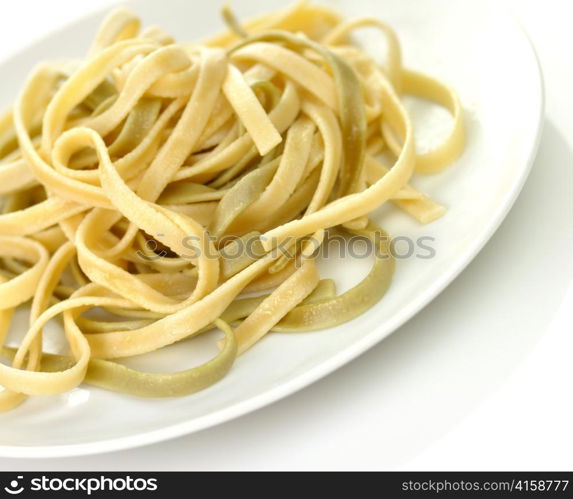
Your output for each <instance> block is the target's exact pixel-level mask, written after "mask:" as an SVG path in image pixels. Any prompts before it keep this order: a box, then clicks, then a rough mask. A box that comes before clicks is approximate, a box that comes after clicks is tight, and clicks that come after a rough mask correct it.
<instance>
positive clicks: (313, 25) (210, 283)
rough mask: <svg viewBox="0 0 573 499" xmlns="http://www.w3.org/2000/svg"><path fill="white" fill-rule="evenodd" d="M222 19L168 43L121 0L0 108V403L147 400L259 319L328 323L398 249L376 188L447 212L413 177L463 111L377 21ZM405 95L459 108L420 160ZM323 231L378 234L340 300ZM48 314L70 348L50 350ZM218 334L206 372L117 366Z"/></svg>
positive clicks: (240, 344) (191, 380)
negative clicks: (324, 257)
mask: <svg viewBox="0 0 573 499" xmlns="http://www.w3.org/2000/svg"><path fill="white" fill-rule="evenodd" d="M223 17H224V19H225V21H226V22H227V25H228V29H227V31H225V32H223V33H221V34H219V35H217V36H215V37H213V38H210V39H208V40H204V41H201V42H198V43H192V44H179V43H175V42H174V40H173V39H172V38H171V37H170V36H169V35H168V34H167V33H165V32H164V31H163V30H161V29H160V28H156V27H152V28H148V29H145V30H143V31H142V30H141V26H140V21H139V19H138V18H137V17H135V16H134V15H133V14H132V13H131V12H129V11H127V10H125V9H119V10H115V11H113V12H112V13H111V14H110V15H109V16H108V17H107V19H106V20H105V21H104V23H103V25H102V26H101V28H100V30H99V32H98V33H97V35H96V37H95V41H94V42H93V45H92V47H91V48H90V50H89V52H88V55H87V56H86V58H85V59H84V60H82V61H65V62H62V61H59V62H46V63H43V64H41V65H39V66H38V67H37V68H36V69H35V70H34V71H33V72H32V74H31V75H30V77H29V78H28V80H27V82H26V83H25V85H24V87H23V89H22V90H21V92H20V94H19V96H18V97H17V99H16V101H15V103H14V105H13V107H12V108H11V109H9V110H8V111H7V112H5V113H4V114H3V115H2V117H1V118H0V194H1V195H2V196H3V197H4V204H3V208H2V210H3V211H2V214H1V215H0V262H1V263H0V341H1V344H2V345H3V346H2V352H1V353H2V355H3V357H5V358H6V359H7V361H8V363H5V364H0V385H1V386H2V387H3V391H1V392H0V409H1V410H8V409H11V408H14V407H16V406H18V405H19V404H21V403H22V402H23V401H24V400H25V399H26V398H27V397H28V396H32V395H54V394H59V393H64V392H66V391H68V390H71V389H73V388H74V387H77V386H78V385H80V384H81V383H84V382H85V383H89V384H91V385H95V386H98V387H101V388H104V389H107V390H112V391H115V392H121V393H126V394H131V395H136V396H142V397H171V396H182V395H187V394H190V393H193V392H196V391H197V390H201V389H203V388H205V387H208V386H210V385H211V384H213V383H215V382H216V381H217V380H219V379H221V378H222V377H223V376H225V375H226V374H227V373H228V372H229V370H230V369H231V368H232V365H233V362H234V360H235V359H236V357H237V356H238V355H241V354H242V353H243V352H245V351H246V350H248V349H249V348H251V347H253V345H255V344H256V343H257V342H258V341H261V339H262V338H263V337H264V336H265V335H266V334H268V333H269V332H271V331H283V332H300V331H311V330H317V329H324V328H328V327H332V326H335V325H337V324H341V323H343V322H346V321H349V320H351V319H353V318H355V317H357V316H358V315H360V314H361V313H363V312H364V311H365V310H367V309H368V308H370V307H371V306H372V305H374V304H375V303H376V302H378V301H379V300H380V299H381V298H382V297H383V295H384V293H385V292H386V290H387V289H388V287H389V286H390V283H391V280H392V275H393V272H394V260H393V258H392V254H391V253H392V252H391V247H390V239H389V237H387V236H386V234H385V233H384V232H383V231H382V229H380V228H379V227H378V226H377V225H376V224H375V223H374V222H373V221H372V220H370V219H369V217H368V216H369V214H370V213H371V212H372V211H373V210H375V209H376V208H378V207H379V206H380V205H382V204H383V203H386V202H388V201H390V202H392V203H393V204H394V205H395V206H396V207H397V208H398V209H401V210H403V211H404V212H405V213H407V214H408V215H409V216H411V217H413V218H415V219H416V220H418V221H419V222H420V223H428V222H431V221H432V220H434V219H436V218H438V217H440V216H441V215H442V214H443V213H444V211H445V209H444V208H443V207H442V206H441V205H439V204H438V203H436V202H435V201H433V200H432V199H430V198H429V197H428V196H426V195H425V194H423V193H421V192H419V191H418V190H416V189H415V188H414V187H413V186H411V185H410V184H409V181H410V179H411V177H412V175H413V174H414V173H416V172H417V173H434V172H438V171H440V170H442V169H443V168H445V167H447V166H448V165H450V164H451V163H452V162H454V161H455V160H456V159H457V158H458V157H459V156H460V154H461V153H462V151H463V146H464V130H463V117H462V110H461V106H460V103H459V100H458V98H457V96H456V94H455V92H454V91H453V90H451V89H450V88H449V87H447V86H445V85H444V84H442V83H440V82H438V81H436V80H434V79H432V78H430V77H428V76H425V75H422V74H419V73H416V72H413V71H411V70H408V69H404V68H403V67H402V62H401V55H400V46H399V43H398V39H397V37H396V35H395V34H394V32H393V31H392V29H391V28H390V27H389V26H387V25H385V24H383V23H381V22H380V21H378V20H375V19H369V18H366V19H358V20H350V21H346V20H343V19H342V18H341V17H340V16H339V14H338V13H336V12H334V11H333V10H331V9H329V8H326V7H321V6H318V5H312V4H309V3H307V2H306V1H297V2H296V3H295V4H293V5H292V6H290V7H289V8H287V9H285V10H283V11H280V12H272V13H270V14H265V15H262V16H259V17H258V18H255V19H253V20H250V21H247V22H244V23H241V22H239V21H238V20H237V19H236V18H235V17H234V16H233V14H232V13H231V11H230V10H228V9H224V10H223ZM368 26H370V27H375V28H378V29H379V30H380V31H381V33H382V34H383V35H384V36H385V37H386V41H387V43H386V45H387V53H386V63H385V65H384V66H382V67H380V66H379V65H377V64H376V63H375V62H374V60H373V59H372V58H371V57H370V56H369V55H368V54H366V53H365V52H364V51H363V50H362V49H361V48H360V47H359V46H358V45H356V44H355V43H353V41H352V36H351V35H352V33H353V31H354V30H357V29H359V28H363V27H368ZM405 94H410V95H416V96H419V97H422V98H424V99H429V100H431V101H434V102H435V103H436V104H438V105H441V106H443V107H445V108H446V109H448V110H449V111H450V112H451V114H452V117H453V125H452V128H451V132H450V135H449V136H448V138H447V139H446V140H445V142H444V143H443V144H441V145H439V146H438V147H437V148H435V149H434V150H432V151H430V152H427V153H425V154H418V153H417V152H416V149H415V144H414V134H413V125H412V121H411V118H410V116H409V114H408V112H407V111H406V109H405V107H404V106H403V104H402V101H401V97H402V96H403V95H405ZM383 158H384V159H383ZM390 162H391V163H390ZM331 233H336V234H339V235H341V236H343V237H350V236H360V237H363V238H366V239H367V240H369V241H370V243H371V245H372V247H373V248H375V250H376V251H375V258H374V262H373V266H372V269H371V271H370V273H369V274H368V276H367V277H366V278H365V279H364V280H363V281H362V282H360V283H359V284H357V285H356V286H355V287H353V288H352V289H350V290H348V291H346V292H345V293H342V294H337V291H336V286H335V285H334V282H333V281H332V280H330V279H321V278H320V276H319V274H318V271H317V267H316V254H317V250H318V248H319V247H320V246H321V244H324V241H325V238H326V237H327V235H328V234H331ZM247 249H248V251H247ZM277 249H281V251H277ZM285 249H286V250H288V251H283V250H285ZM28 302H30V303H31V305H30V312H29V328H28V330H27V332H26V334H25V335H24V336H23V338H22V339H21V341H20V342H19V344H17V345H15V346H14V345H12V346H11V347H10V346H8V343H9V342H7V335H8V331H9V329H10V324H11V320H12V316H13V314H14V312H15V310H16V309H17V308H19V307H24V306H26V304H27V303H28ZM52 320H61V321H62V324H63V335H64V336H65V339H66V341H67V344H68V350H69V351H68V352H67V353H59V354H54V353H49V352H47V351H46V345H45V341H44V339H43V328H44V327H45V326H46V324H48V322H50V321H52ZM214 328H217V329H219V330H220V331H222V333H223V334H224V337H223V338H222V339H221V340H219V343H218V345H219V348H220V350H219V353H218V355H217V356H216V357H214V358H213V359H212V360H210V361H209V362H207V363H205V364H203V365H201V366H198V367H193V368H191V369H188V370H184V371H181V372H176V373H148V372H142V371H136V370H134V369H130V368H128V367H126V366H125V365H123V364H122V363H121V359H125V358H128V357H132V356H136V355H141V354H145V353H148V352H153V351H156V350H158V349H161V348H163V347H166V346H168V345H171V344H173V343H176V342H180V341H188V340H190V339H192V338H194V337H196V336H198V335H201V334H203V333H204V332H206V331H209V330H212V329H214ZM190 345H191V346H190V348H192V343H191V344H190Z"/></svg>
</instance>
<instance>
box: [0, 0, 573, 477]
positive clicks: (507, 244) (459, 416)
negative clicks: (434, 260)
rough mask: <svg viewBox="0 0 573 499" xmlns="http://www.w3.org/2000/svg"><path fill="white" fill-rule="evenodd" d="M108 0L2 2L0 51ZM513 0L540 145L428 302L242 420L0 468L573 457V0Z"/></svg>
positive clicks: (466, 466)
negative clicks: (510, 202)
mask: <svg viewBox="0 0 573 499" xmlns="http://www.w3.org/2000/svg"><path fill="white" fill-rule="evenodd" d="M158 1H160V0H158ZM463 1H469V0H463ZM112 3H113V2H112V0H91V1H90V2H78V1H77V0H51V1H50V2H46V1H43V0H18V1H17V2H10V8H9V9H7V10H4V14H3V15H2V16H1V17H0V58H2V57H4V56H6V55H8V54H9V53H11V52H13V51H15V50H17V49H18V48H19V47H20V46H22V45H24V44H26V43H27V42H29V41H30V40H32V39H35V38H38V37H39V36H42V35H43V34H45V33H48V32H49V31H51V30H52V29H54V28H56V27H57V26H61V25H64V24H66V23H67V22H69V21H72V20H73V19H74V18H76V17H77V16H80V15H83V14H85V13H87V12H88V11H92V10H96V9H99V8H101V7H102V6H105V5H109V4H112ZM511 6H512V9H513V10H514V12H515V14H516V16H517V17H518V18H519V19H520V20H521V22H522V23H523V25H524V27H525V29H526V30H527V31H528V33H529V34H530V36H531V38H532V40H533V43H534V45H535V46H536V49H537V51H538V54H539V57H540V60H541V64H542V67H543V71H544V74H545V83H546V92H547V118H546V122H545V130H544V134H543V137H542V141H541V146H540V150H539V155H538V158H537V160H536V162H535V164H534V167H533V170H532V173H531V176H530V178H529V180H528V182H527V184H526V186H525V188H524V190H523V192H522V194H521V196H520V198H519V199H518V201H517V202H516V204H515V206H514V208H513V209H512V211H511V213H510V214H509V216H508V217H507V219H506V220H505V222H504V223H503V225H502V226H501V228H500V229H499V231H498V232H497V233H496V234H495V236H494V237H493V238H492V240H491V241H490V242H489V243H488V245H487V246H486V247H485V249H484V250H483V251H482V252H481V253H480V255H479V256H478V257H477V258H476V260H475V261H474V262H473V263H472V264H471V265H470V266H469V267H468V268H467V270H465V271H464V272H463V274H462V275H461V276H460V277H459V278H458V279H457V280H456V281H455V282H454V283H453V284H452V285H451V286H450V287H449V288H448V289H447V290H446V291H445V292H444V293H442V294H441V295H440V296H439V297H438V298H437V299H436V300H435V301H434V302H433V303H432V304H431V305H430V306H428V307H427V308H426V309H425V310H424V311H423V312H421V313H420V314H418V315H417V316H416V317H415V318H414V319H412V320H411V321H410V322H409V323H408V324H406V325H405V326H403V327H402V328H400V330H398V331H397V332H396V333H394V334H393V335H392V336H391V337H390V338H389V339H387V340H385V341H383V342H382V343H381V344H379V345H378V346H376V347H375V348H373V349H372V350H370V351H369V352H368V353H366V354H364V355H363V356H362V357H360V358H359V359H357V360H356V361H354V362H352V363H351V364H350V365H348V366H346V367H344V368H342V369H340V370H339V371H337V372H335V373H334V374H333V375H331V376H329V377H327V378H326V379H324V380H322V381H320V382H318V383H316V384H314V385H312V386H311V387H309V388H307V389H305V390H303V391H302V392H299V393H297V394H295V395H293V396H290V397H288V398H287V399H285V400H283V401H281V402H278V403H275V404H274V405H272V406H270V407H267V408H265V409H262V410H260V411H257V412H256V413H253V414H250V415H247V416H244V417H242V418H240V419H238V420H235V421H232V422H230V423H226V424H224V425H221V426H219V427H216V428H213V429H210V430H206V431H203V432H201V433H198V434H195V435H191V436H188V437H184V438H179V439H177V440H174V441H170V442H166V443H162V444H157V445H153V446H149V447H145V448H140V449H134V450H129V451H124V452H116V453H113V454H107V455H100V456H88V457H84V458H70V459H54V460H26V461H23V460H10V459H0V470H6V471H8V470H14V471H25V470H113V469H115V470H135V469H138V470H200V469H209V470H257V469H266V470H271V469H279V470H280V469H303V470H311V469H327V470H333V469H374V470H380V469H388V470H390V469H397V470H544V469H547V470H571V469H573V395H572V394H573V390H572V388H573V386H572V385H573V286H572V285H571V284H572V282H573V216H572V215H573V170H572V168H573V152H572V147H573V96H572V94H573V66H572V65H571V54H572V53H573V30H572V29H571V14H573V8H571V3H570V2H568V1H567V0H551V1H550V0H545V1H543V2H542V1H541V0H528V1H525V0H521V1H520V0H512V1H511ZM508 64H509V65H511V61H508ZM0 77H1V75H0ZM493 77H495V75H493ZM0 82H1V80H0ZM0 84H1V83H0ZM524 104H525V103H524ZM397 380H400V383H399V386H400V392H399V393H398V392H397V390H396V389H395V387H396V386H397V385H398V383H397V382H396V381H397ZM6 423H7V421H6V422H3V423H0V424H6Z"/></svg>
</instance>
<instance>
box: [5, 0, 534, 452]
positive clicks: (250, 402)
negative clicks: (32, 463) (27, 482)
mask: <svg viewBox="0 0 573 499" xmlns="http://www.w3.org/2000/svg"><path fill="white" fill-rule="evenodd" d="M111 7H113V5H112V6H107V7H103V8H100V9H96V10H94V11H91V12H89V13H86V14H84V15H82V16H78V17H76V18H75V19H73V20H71V21H69V22H68V23H66V24H64V25H62V26H59V27H57V28H55V29H53V30H51V31H49V32H48V33H46V34H44V35H42V36H40V37H38V38H34V39H33V40H31V41H30V42H29V43H27V44H25V45H23V46H21V47H20V48H19V49H18V50H16V51H14V52H12V53H10V54H8V55H7V56H6V57H3V58H2V59H1V60H0V64H2V63H5V62H8V61H10V60H13V59H16V58H18V57H19V56H20V55H21V54H22V53H24V52H25V51H26V50H28V49H29V48H30V47H31V46H33V45H35V44H38V43H41V42H42V40H45V39H48V38H51V37H53V36H56V35H57V34H58V33H59V32H61V31H64V30H65V29H67V28H69V27H70V26H73V25H74V24H78V23H81V22H82V21H86V20H88V19H90V18H93V17H97V16H101V15H102V14H103V13H105V12H107V11H108V10H109V8H111ZM503 10H504V11H505V18H506V19H507V20H508V21H509V22H512V23H513V24H514V26H515V27H516V31H517V32H518V33H520V35H521V36H522V37H523V39H524V41H525V42H526V43H525V46H527V47H528V50H529V52H530V55H531V56H532V61H533V63H534V67H535V73H536V86H537V87H538V92H536V96H537V102H536V103H535V104H536V110H535V112H534V113H532V114H535V115H536V119H537V122H536V126H535V133H534V137H533V140H531V141H530V146H529V150H528V151H527V161H526V163H527V164H526V165H525V167H524V168H523V169H521V170H520V174H519V175H518V176H516V177H515V179H514V180H513V181H512V182H511V184H510V187H509V188H508V189H507V190H506V192H505V195H504V197H503V199H502V201H501V202H500V203H499V204H498V205H497V209H496V211H495V215H494V216H493V217H492V218H491V220H492V222H491V223H490V224H488V225H487V226H486V227H485V229H483V230H482V231H481V232H480V237H476V238H475V241H474V243H473V244H471V245H469V246H468V248H467V249H466V250H465V251H463V252H461V253H460V254H459V255H458V256H457V258H456V260H455V262H454V263H453V264H452V265H451V266H450V267H449V269H448V271H447V272H444V273H442V274H441V275H440V277H439V278H438V279H436V280H434V281H433V282H432V284H431V285H430V286H428V287H427V288H426V289H425V290H424V292H423V293H422V294H420V296H419V297H418V298H417V299H416V300H413V301H411V302H409V303H408V304H407V305H405V306H404V307H401V309H400V311H399V313H397V314H396V316H395V317H393V318H392V319H391V320H389V321H387V322H386V323H384V325H382V326H381V327H378V328H375V329H373V330H372V332H370V333H369V334H368V335H367V336H365V337H364V338H362V339H361V340H360V341H357V342H355V343H354V344H352V345H351V346H350V347H349V348H347V349H345V350H343V351H340V352H338V353H337V354H336V355H333V356H332V357H331V358H330V359H328V360H326V361H324V362H322V363H321V364H319V365H317V366H315V367H313V368H312V369H310V370H308V371H305V372H304V373H302V374H299V375H298V376H296V377H295V378H293V379H291V380H290V381H287V382H285V383H282V384H281V385H279V386H278V387H274V388H271V389H269V390H267V391H264V392H262V393H260V394H258V395H255V396H254V397H250V398H248V399H246V400H243V401H240V402H237V403H235V404H232V405H230V406H228V407H225V408H223V409H220V410H218V411H216V412H213V413H209V414H206V415H204V416H201V417H197V418H194V419H193V420H191V421H184V422H180V423H176V424H172V425H169V426H165V427H163V428H161V429H156V430H152V431H147V432H143V433H138V434H134V435H130V436H126V437H114V438H109V439H105V440H99V441H95V442H84V443H79V444H63V445H43V446H25V445H22V446H18V445H1V444H0V458H15V459H38V458H43V459H53V458H62V457H77V456H91V455H97V454H103V453H108V452H117V451H121V450H127V449H135V448H139V447H144V446H148V445H152V444H156V443H160V442H164V441H168V440H173V439H176V438H178V437H182V436H185V435H190V434H192V433H196V432H199V431H202V430H206V429H208V428H212V427H215V426H218V425H220V424H222V423H225V422H227V421H232V420H234V419H236V418H239V417H241V416H244V415H246V414H248V413H250V412H253V411H256V410H258V409H261V408H263V407H265V406H268V405H270V404H273V403H275V402H278V401H280V400H282V399H284V398H286V397H287V396H289V395H292V394H294V393H296V392H298V391H299V390H302V389H303V388H306V387H307V386H310V385H311V384H313V383H315V382H317V381H319V380H320V379H322V378H324V377H326V376H327V375H329V374H331V373H332V372H334V371H335V370H337V369H339V368H341V367H343V366H345V365H346V364H348V363H349V362H351V361H353V360H355V359H356V358H358V357H359V356H360V355H362V354H364V353H365V352H367V351H368V350H370V349H371V348H372V347H373V346H375V345H376V344H378V343H379V342H381V341H382V340H384V339H385V338H387V337H388V336H390V335H391V334H393V333H394V332H395V331H396V330H397V329H398V328H400V327H401V326H402V325H404V324H405V323H406V322H407V321H409V320H410V319H412V318H413V317H414V316H415V315H416V314H418V313H419V312H420V311H421V310H423V309H424V308H425V307H426V306H428V305H429V304H430V303H431V302H432V301H433V300H434V299H436V298H437V297H438V296H439V295H440V294H441V293H442V292H443V291H444V290H445V289H446V288H447V287H448V286H449V285H450V284H451V283H452V282H453V281H454V280H455V279H456V278H457V277H458V276H459V275H460V274H461V273H462V272H463V271H464V270H465V268H466V267H467V266H468V265H469V264H470V263H471V262H472V261H473V260H474V259H475V258H476V256H477V255H478V254H479V253H480V251H481V250H482V249H483V248H484V247H485V245H486V244H487V243H488V242H489V240H490V239H491V238H492V236H493V235H494V234H495V232H496V231H497V230H498V229H499V227H500V225H501V224H502V222H503V220H504V219H505V218H506V216H507V215H508V213H509V212H510V210H511V209H512V207H513V205H514V203H515V201H516V200H517V198H518V197H519V194H520V193H521V191H522V189H523V186H524V185H525V182H526V180H527V178H528V177H529V174H530V172H531V169H532V166H533V164H534V162H535V159H536V156H537V151H538V149H539V144H540V142H541V137H542V134H543V129H544V124H545V119H544V116H545V84H544V78H543V70H542V66H541V62H540V59H539V55H538V53H537V51H536V49H535V45H534V44H533V42H532V40H531V38H530V36H529V34H528V33H527V31H526V29H525V28H524V27H523V25H522V24H521V22H520V21H519V19H517V17H516V16H515V15H514V14H513V13H512V12H511V11H510V10H509V9H503Z"/></svg>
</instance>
